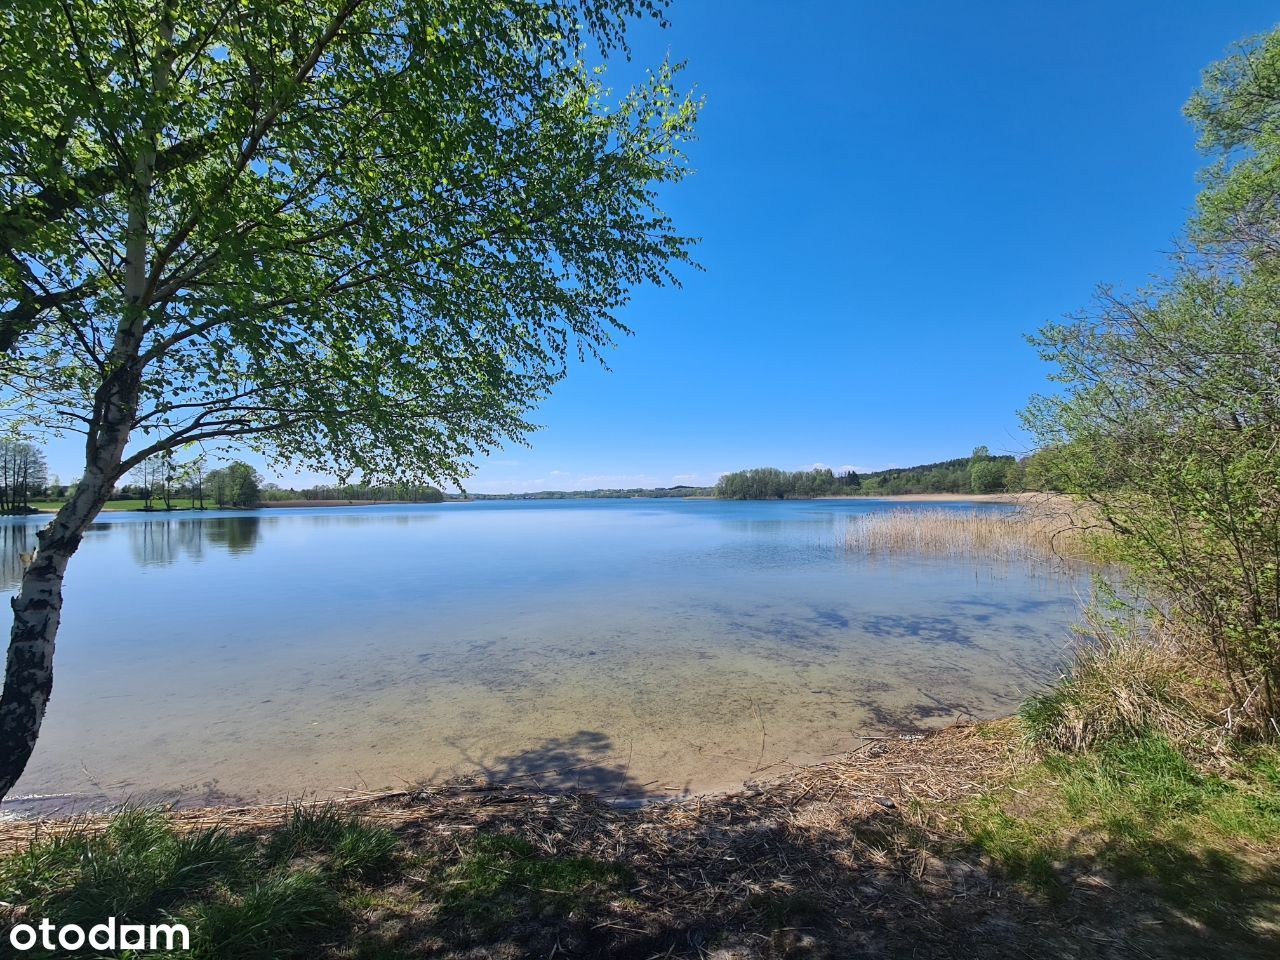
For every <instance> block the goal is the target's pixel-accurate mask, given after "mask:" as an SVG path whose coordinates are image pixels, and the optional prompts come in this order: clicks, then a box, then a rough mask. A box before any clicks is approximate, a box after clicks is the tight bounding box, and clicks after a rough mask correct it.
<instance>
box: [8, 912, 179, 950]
mask: <svg viewBox="0 0 1280 960" xmlns="http://www.w3.org/2000/svg"><path fill="white" fill-rule="evenodd" d="M86 944H87V945H88V946H89V947H91V948H92V949H94V950H190V949H191V934H190V933H189V932H188V931H187V928H186V926H185V925H184V924H181V923H152V924H141V923H118V922H117V921H116V918H115V917H108V918H107V919H106V920H105V921H103V922H102V923H95V924H94V925H93V926H92V927H90V928H89V929H88V930H87V931H86V930H85V929H84V927H82V926H80V925H79V924H75V923H66V924H63V925H62V926H58V925H56V924H55V923H53V921H51V920H47V919H46V920H41V921H39V922H38V923H35V924H30V923H18V924H14V926H13V927H12V928H10V930H9V945H10V946H12V947H13V948H14V949H15V950H34V949H36V948H37V947H40V948H42V949H44V950H54V949H57V948H58V947H61V948H62V949H63V950H79V949H81V948H82V947H84V946H85V945H86Z"/></svg>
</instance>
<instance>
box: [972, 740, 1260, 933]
mask: <svg viewBox="0 0 1280 960" xmlns="http://www.w3.org/2000/svg"><path fill="white" fill-rule="evenodd" d="M1275 757H1276V754H1275V753H1274V752H1273V751H1264V752H1261V753H1258V754H1256V755H1255V756H1254V757H1252V758H1251V759H1250V760H1249V761H1247V762H1241V763H1238V764H1237V765H1236V766H1235V767H1234V768H1233V769H1232V770H1230V771H1229V772H1228V773H1227V774H1226V775H1222V774H1218V773H1208V772H1205V771H1202V770H1200V769H1197V768H1196V767H1195V766H1194V765H1193V764H1191V763H1190V762H1188V760H1187V759H1186V758H1185V757H1184V756H1183V755H1182V754H1181V753H1180V752H1179V751H1178V750H1177V749H1176V748H1175V747H1174V746H1173V745H1172V744H1171V743H1170V742H1169V741H1168V740H1167V739H1166V738H1164V737H1162V736H1159V735H1156V734H1144V735H1139V736H1136V737H1131V738H1122V739H1115V740H1112V741H1108V742H1105V743H1102V744H1100V745H1099V746H1098V748H1097V749H1095V750H1091V751H1087V752H1084V753H1080V754H1073V755H1056V756H1054V757H1051V758H1050V759H1048V760H1046V761H1044V762H1043V763H1039V764H1036V765H1034V766H1032V767H1030V768H1028V769H1027V770H1025V771H1023V772H1022V773H1021V774H1020V775H1019V776H1018V777H1017V778H1016V779H1015V780H1014V781H1013V782H1012V784H1011V786H1012V787H1013V788H1014V790H1012V791H1009V792H996V793H991V794H987V795H985V796H983V797H981V798H979V799H976V800H973V801H970V802H969V803H968V804H966V805H965V806H964V807H963V808H962V809H961V811H960V814H961V816H960V822H961V824H962V825H963V827H964V829H965V831H966V833H967V834H968V836H969V837H970V838H971V839H972V840H973V841H974V842H976V843H977V844H978V845H979V846H980V847H981V848H982V849H983V851H984V852H986V853H987V854H988V855H990V856H991V857H992V858H993V859H994V860H995V861H996V862H997V863H998V864H999V865H1000V866H1001V867H1002V868H1003V869H1004V870H1005V871H1006V873H1008V874H1009V875H1010V876H1011V877H1012V878H1014V879H1017V880H1019V881H1022V882H1024V883H1026V884H1027V885H1028V886H1030V887H1032V888H1034V889H1037V890H1039V891H1041V892H1044V893H1047V894H1050V895H1052V896H1063V895H1065V894H1066V892H1067V885H1068V884H1069V883H1070V880H1071V877H1072V875H1073V873H1074V872H1075V871H1077V870H1080V869H1091V868H1093V867H1094V865H1095V864H1100V865H1102V866H1105V867H1108V868H1110V869H1111V870H1113V871H1115V872H1116V873H1118V874H1120V875H1121V876H1125V877H1132V878H1145V879H1147V880H1148V881H1152V882H1154V883H1155V884H1156V885H1157V889H1158V891H1159V892H1160V894H1161V895H1162V896H1165V897H1167V898H1168V899H1170V900H1172V901H1173V902H1174V903H1176V904H1178V905H1179V906H1180V907H1181V908H1182V909H1184V910H1187V911H1189V912H1190V913H1191V914H1192V915H1193V916H1196V917H1197V919H1199V920H1201V921H1203V922H1205V923H1208V924H1209V925H1211V926H1213V927H1215V928H1217V929H1226V930H1230V929H1233V928H1236V927H1237V926H1238V925H1239V924H1240V923H1241V922H1242V920H1243V917H1244V916H1245V914H1246V912H1247V911H1246V910H1245V906H1246V904H1248V903H1250V902H1251V901H1252V900H1253V899H1254V898H1258V897H1261V898H1265V897H1266V896H1267V895H1268V894H1267V892H1266V890H1265V889H1264V887H1265V882H1263V881H1259V880H1257V879H1255V878H1254V876H1253V874H1252V873H1251V868H1250V865H1249V864H1248V863H1247V862H1246V861H1245V860H1243V859H1241V858H1240V856H1239V855H1238V852H1232V851H1239V850H1240V848H1241V845H1242V844H1243V845H1245V846H1246V847H1247V845H1248V844H1252V843H1261V844H1264V845H1265V844H1274V843H1275V842H1277V840H1280V793H1277V791H1276V789H1275V783H1274V781H1271V780H1270V779H1269V775H1268V770H1269V769H1271V767H1270V764H1273V763H1274V762H1275Z"/></svg>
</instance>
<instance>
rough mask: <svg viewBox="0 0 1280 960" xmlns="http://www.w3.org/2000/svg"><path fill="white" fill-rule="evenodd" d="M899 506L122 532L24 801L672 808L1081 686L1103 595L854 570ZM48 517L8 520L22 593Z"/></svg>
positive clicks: (8, 565)
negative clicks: (1049, 687) (1067, 675)
mask: <svg viewBox="0 0 1280 960" xmlns="http://www.w3.org/2000/svg"><path fill="white" fill-rule="evenodd" d="M890 506H896V504H887V503H884V502H876V501H789V502H767V503H760V502H754V503H738V502H727V503H726V502H716V501H673V500H621V501H618V500H615V501H607V500H595V501H590V500H581V501H489V502H482V503H459V504H437V505H414V506H399V505H388V506H385V507H359V508H345V509H344V508H338V509H332V508H331V509H323V508H320V509H277V510H261V511H256V512H253V513H218V512H209V513H205V514H195V513H176V514H172V515H168V516H159V517H157V516H156V515H154V514H136V513H135V514H130V513H117V514H107V515H104V519H103V521H102V522H100V523H98V524H95V525H94V527H93V530H92V532H90V533H89V535H88V537H87V538H86V541H85V544H84V546H83V547H82V548H81V550H80V552H79V553H78V554H77V555H76V557H75V558H74V560H73V561H72V564H71V568H70V571H69V575H68V577H67V583H66V608H65V613H64V617H63V626H62V631H61V633H60V635H59V638H58V654H57V660H56V667H55V682H54V696H53V700H52V702H51V704H50V707H49V713H48V717H47V719H46V721H45V726H44V732H43V734H42V737H41V740H40V744H39V746H38V747H37V750H36V754H35V756H34V758H33V759H32V762H31V765H30V766H29V768H28V771H27V774H26V776H25V777H24V778H23V779H22V781H21V782H20V783H19V785H18V787H17V789H16V790H15V791H14V794H13V799H12V800H10V801H7V802H6V804H5V806H6V808H10V809H13V810H15V811H21V810H29V809H33V808H40V809H46V810H47V809H53V808H56V809H63V810H65V809H69V808H74V809H83V808H85V807H87V806H91V805H95V804H101V803H103V802H104V801H118V800H120V799H123V798H126V797H132V798H134V799H138V800H144V801H155V800H162V799H180V800H183V801H192V802H200V801H210V800H232V799H235V800H258V799H262V800H269V799H279V798H283V797H298V796H301V795H304V794H306V795H314V794H321V795H328V794H339V793H342V792H344V791H346V790H350V789H355V790H361V791H363V790H373V789H381V788H387V787H391V788H395V787H398V786H402V785H404V784H406V783H416V782H419V781H423V780H435V779H440V778H446V777H450V776H455V775H460V774H473V773H476V772H487V773H488V774H489V775H491V776H493V777H496V778H501V779H510V778H513V777H522V776H527V777H530V778H531V779H532V781H533V782H535V783H537V784H539V785H542V786H547V787H574V786H576V787H580V788H590V789H594V790H597V791H599V792H602V793H604V794H606V795H609V796H618V797H631V798H634V797H639V796H647V795H672V794H680V793H685V792H697V791H703V790H712V789H719V788H724V787H730V786H734V785H737V784H740V783H742V781H743V780H744V779H753V778H762V777H767V776H769V775H770V774H773V773H777V772H780V771H781V770H782V769H784V768H785V765H786V764H789V763H805V762H812V761H814V760H816V759H820V758H821V757H823V756H826V755H829V754H833V753H839V752H842V751H845V750H848V749H850V748H851V747H853V746H855V745H856V744H857V742H858V741H857V739H856V736H857V735H858V734H861V733H883V732H886V731H891V730H903V729H920V728H927V727H930V726H937V725H942V724H946V723H949V722H950V721H952V720H953V719H954V718H956V717H957V716H959V715H973V716H977V717H986V716H992V715H997V714H1000V713H1002V712H1006V711H1008V710H1009V709H1011V708H1012V707H1013V705H1014V704H1016V703H1017V701H1018V700H1020V699H1021V698H1022V697H1023V696H1024V695H1025V693H1026V692H1027V691H1028V690H1030V689H1033V688H1034V687H1036V686H1037V685H1038V684H1041V683H1043V682H1045V681H1046V680H1048V679H1051V678H1052V677H1053V676H1054V675H1055V674H1056V670H1057V667H1058V665H1059V664H1060V662H1061V660H1062V656H1063V651H1064V647H1065V645H1066V644H1067V642H1068V637H1069V625H1070V624H1071V623H1072V622H1073V621H1074V620H1075V619H1076V617H1077V612H1078V609H1079V603H1080V596H1081V595H1082V594H1083V593H1085V592H1087V581H1086V580H1085V579H1084V578H1083V577H1070V576H1066V575H1062V574H1054V573H1051V572H1050V571H1048V570H1047V569H1045V568H1039V569H1036V570H1027V569H1023V568H1021V567H995V566H974V565H972V564H970V563H967V562H957V561H948V560H943V559H938V558H910V559H897V560H893V561H883V560H879V561H876V560H872V559H870V558H867V557H865V556H857V555H850V554H849V552H848V551H847V550H846V549H845V547H844V532H845V528H846V526H847V525H848V523H849V519H850V517H851V516H853V515H855V514H859V513H865V512H867V511H871V510H878V509H887V508H889V507H890ZM928 506H930V507H931V508H936V507H937V506H938V505H937V504H930V505H928ZM945 508H947V509H963V510H971V509H1004V508H1001V507H993V506H983V507H974V506H972V505H964V504H947V505H945ZM45 519H47V518H45ZM42 522H43V521H42V520H40V519H39V518H35V519H31V518H16V519H11V520H5V521H3V522H0V537H2V538H3V539H2V540H0V557H3V559H4V566H3V567H2V568H0V576H3V578H4V581H5V586H6V588H8V589H12V587H13V586H14V583H15V582H16V577H17V576H18V575H19V567H18V561H17V554H18V553H19V552H21V551H24V550H29V549H31V548H32V546H33V545H34V533H35V530H36V529H37V527H38V525H39V523H42ZM24 798H25V799H24ZM36 798H39V799H38V800H37V799H36Z"/></svg>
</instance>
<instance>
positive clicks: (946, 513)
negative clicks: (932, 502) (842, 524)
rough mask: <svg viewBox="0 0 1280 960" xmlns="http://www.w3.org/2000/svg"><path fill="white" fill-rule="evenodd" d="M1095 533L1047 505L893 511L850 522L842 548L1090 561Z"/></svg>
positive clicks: (1071, 513)
mask: <svg viewBox="0 0 1280 960" xmlns="http://www.w3.org/2000/svg"><path fill="white" fill-rule="evenodd" d="M1093 529H1094V528H1093V527H1092V526H1091V525H1090V524H1088V523H1086V522H1085V521H1084V520H1083V519H1082V517H1081V516H1080V513H1079V512H1078V511H1076V510H1074V509H1070V508H1064V507H1061V506H1054V507H1052V508H1051V507H1050V506H1049V505H1047V504H1036V505H1024V506H1022V507H1020V508H1019V509H1017V510H1014V511H1010V512H996V511H992V510H943V509H934V510H918V509H896V510H886V511H883V512H878V513H869V514H864V515H861V516H857V517H854V518H852V520H851V521H850V523H849V528H848V531H847V532H846V534H845V544H846V546H847V547H848V548H849V550H850V551H852V552H854V553H858V554H864V555H867V556H872V557H883V556H905V555H915V556H941V557H948V558H952V559H964V560H973V561H995V562H1018V561H1044V560H1054V561H1062V562H1068V563H1082V562H1083V563H1089V562H1093V557H1094V556H1095V554H1094V552H1093V550H1092V546H1091V537H1092V536H1093V532H1092V531H1093Z"/></svg>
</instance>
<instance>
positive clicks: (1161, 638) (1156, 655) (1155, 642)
mask: <svg viewBox="0 0 1280 960" xmlns="http://www.w3.org/2000/svg"><path fill="white" fill-rule="evenodd" d="M1194 649H1195V648H1194V645H1192V644H1189V643H1188V642H1187V641H1186V639H1185V638H1183V637H1180V636H1178V635H1177V634H1176V632H1175V631H1174V629H1173V628H1172V627H1171V626H1170V625H1169V624H1167V623H1161V622H1157V624H1155V625H1154V626H1151V625H1147V624H1141V623H1133V622H1115V621H1109V620H1107V619H1106V618H1105V617H1103V616H1102V615H1101V614H1100V613H1099V612H1098V611H1097V610H1093V609H1091V610H1088V611H1086V623H1085V625H1084V626H1083V627H1082V628H1081V632H1080V635H1079V639H1078V641H1077V643H1076V647H1075V650H1074V654H1073V660H1072V663H1071V666H1070V668H1069V670H1068V672H1067V674H1066V676H1064V677H1063V678H1062V679H1061V680H1059V681H1058V683H1057V684H1055V685H1054V686H1053V687H1051V688H1049V689H1048V690H1046V691H1044V692H1043V693H1039V694H1035V695H1033V696H1031V697H1030V698H1028V699H1027V701H1026V702H1025V703H1024V704H1023V707H1022V711H1021V712H1022V717H1023V719H1024V720H1025V721H1026V724H1027V728H1028V731H1029V733H1030V734H1031V737H1032V739H1033V740H1034V741H1035V742H1036V743H1037V744H1038V745H1039V746H1042V747H1045V748H1048V749H1051V750H1062V751H1066V752H1077V751H1082V750H1088V749H1092V748H1093V747H1095V746H1097V745H1098V744H1100V743H1103V742H1105V741H1108V740H1112V739H1116V738H1131V737H1136V736H1140V735H1143V734H1145V733H1148V732H1158V733H1161V734H1163V735H1164V736H1165V737H1167V738H1168V739H1169V740H1170V741H1171V742H1172V743H1175V744H1178V745H1179V746H1180V747H1182V748H1183V749H1184V750H1187V751H1189V752H1191V753H1193V754H1218V753H1221V752H1222V751H1223V750H1224V749H1225V745H1226V736H1225V731H1224V729H1223V728H1222V727H1221V726H1220V725H1219V724H1217V723H1215V722H1214V714H1215V713H1216V711H1217V700H1218V697H1217V696H1216V695H1215V690H1216V686H1215V685H1214V684H1212V683H1206V682H1205V681H1204V679H1203V678H1205V677H1211V676H1212V675H1213V673H1214V670H1213V664H1212V663H1211V662H1209V661H1208V660H1207V659H1206V658H1205V657H1203V656H1197V655H1196V654H1195V653H1194V652H1193V651H1194Z"/></svg>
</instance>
